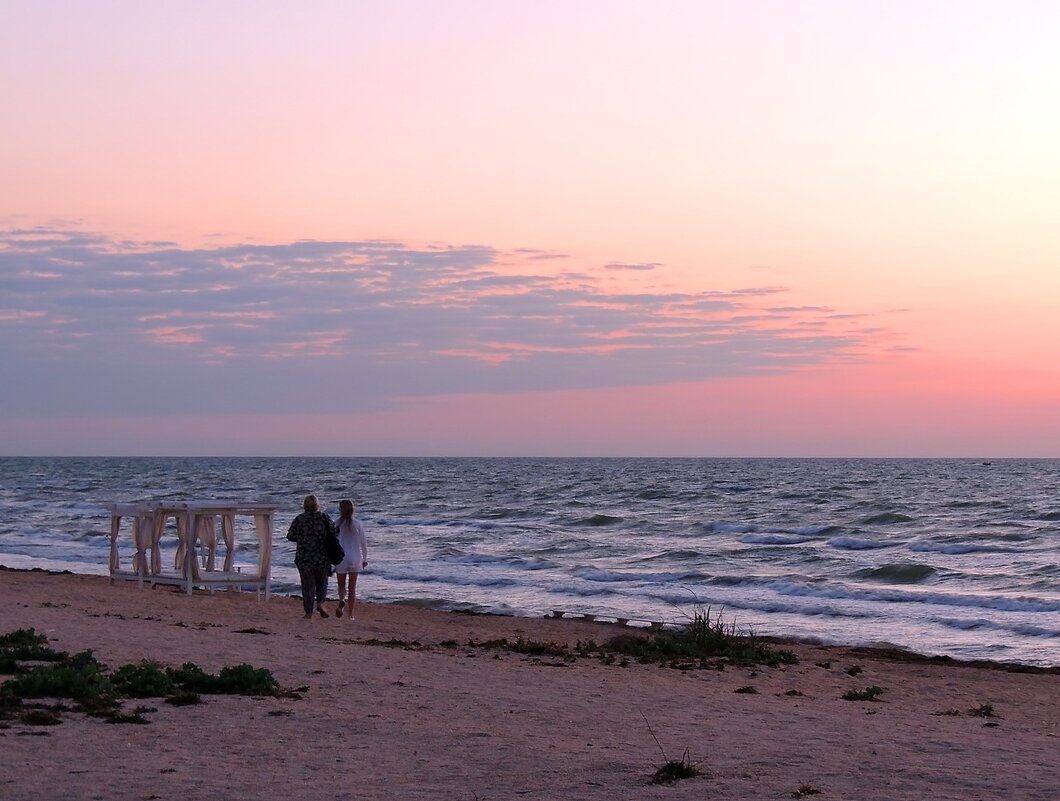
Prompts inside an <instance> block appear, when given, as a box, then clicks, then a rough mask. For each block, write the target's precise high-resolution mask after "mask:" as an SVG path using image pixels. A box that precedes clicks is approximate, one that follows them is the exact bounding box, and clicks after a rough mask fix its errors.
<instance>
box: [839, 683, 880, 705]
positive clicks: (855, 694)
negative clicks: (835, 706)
mask: <svg viewBox="0 0 1060 801" xmlns="http://www.w3.org/2000/svg"><path fill="white" fill-rule="evenodd" d="M883 692H884V691H883V688H882V687H877V686H876V685H875V684H874V685H872V686H871V687H866V688H865V689H864V690H847V691H846V692H845V693H843V700H844V701H883V699H882V698H880V696H881V695H883Z"/></svg>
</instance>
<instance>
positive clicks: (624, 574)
mask: <svg viewBox="0 0 1060 801" xmlns="http://www.w3.org/2000/svg"><path fill="white" fill-rule="evenodd" d="M570 575H572V576H574V577H575V578H580V579H584V580H586V581H615V582H644V583H651V584H671V583H673V582H675V581H702V580H704V579H705V578H706V576H705V575H704V574H703V573H700V572H699V571H696V570H686V571H679V572H665V573H639V572H635V571H622V570H603V569H601V568H595V567H576V568H574V569H573V570H571V571H570Z"/></svg>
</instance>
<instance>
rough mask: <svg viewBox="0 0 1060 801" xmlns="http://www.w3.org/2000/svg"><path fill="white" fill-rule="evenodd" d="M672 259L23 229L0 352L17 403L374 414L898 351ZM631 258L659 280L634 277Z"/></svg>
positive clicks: (11, 237) (865, 322) (83, 409)
mask: <svg viewBox="0 0 1060 801" xmlns="http://www.w3.org/2000/svg"><path fill="white" fill-rule="evenodd" d="M546 257H547V258H546ZM543 268H547V269H543ZM616 270H617V271H619V272H621V273H622V274H623V275H622V276H617V275H616ZM661 270H662V265H661V264H659V263H654V262H653V263H630V264H618V263H608V264H602V265H595V266H585V265H578V264H577V263H576V259H575V258H574V257H572V256H568V255H565V254H553V253H547V252H544V251H537V250H533V249H519V250H512V251H503V250H500V249H496V248H492V247H489V246H482V245H467V246H457V245H447V244H434V245H429V246H425V247H414V246H412V245H409V244H407V243H403V242H399V241H390V240H361V241H312V240H307V241H294V242H289V243H283V244H269V245H253V244H234V245H225V246H218V247H213V248H183V247H180V246H178V245H176V244H173V243H168V242H136V241H129V240H118V239H112V238H110V237H107V236H104V235H101V234H96V233H86V232H83V231H77V230H70V229H61V228H49V227H36V228H25V229H18V228H11V229H8V230H5V231H0V290H2V296H3V298H4V300H3V301H2V303H0V352H2V353H3V358H4V362H5V363H6V364H7V365H9V369H10V371H11V375H13V376H17V380H15V381H7V382H5V383H4V389H2V390H0V407H2V408H3V410H4V413H5V415H8V416H29V415H32V416H38V417H39V416H42V415H43V416H49V415H69V414H72V413H77V414H86V415H93V414H97V415H98V414H145V413H152V414H154V413H203V414H206V413H222V414H223V413H270V414H271V413H279V414H284V413H291V414H305V413H333V412H344V411H364V410H371V409H383V408H386V407H387V406H388V405H390V404H392V403H394V402H395V401H396V400H398V399H400V398H407V397H424V396H432V395H447V394H457V393H496V394H513V393H520V392H526V391H534V390H554V389H555V390H567V389H595V388H603V387H625V386H645V385H655V384H664V383H668V382H677V381H696V380H703V379H711V378H717V377H727V376H729V377H731V376H739V375H749V374H761V373H776V372H785V371H791V370H794V369H797V368H799V367H802V366H807V365H817V364H822V363H825V362H828V361H833V360H846V361H850V360H856V359H858V358H860V357H861V356H864V355H865V354H866V353H870V352H878V351H879V350H880V349H881V348H889V347H894V338H895V334H894V332H892V331H891V330H890V329H889V327H888V326H885V325H882V324H881V323H880V321H879V320H874V319H871V317H870V316H868V315H865V314H862V313H860V312H849V311H843V310H836V309H833V308H830V307H828V306H824V305H792V304H789V303H785V302H784V295H785V293H786V292H787V291H788V290H787V289H786V288H784V287H777V286H752V287H743V288H738V289H704V290H701V291H698V292H675V291H670V290H667V289H665V288H659V287H660V284H659V282H658V280H657V279H658V278H659V273H660V271H661ZM629 272H631V273H633V274H635V275H634V278H636V279H640V284H639V285H638V286H637V287H636V288H631V287H629V286H616V284H615V281H616V280H618V279H619V278H620V277H626V276H627V273H629ZM646 281H655V282H656V283H655V284H648V283H645V282H646Z"/></svg>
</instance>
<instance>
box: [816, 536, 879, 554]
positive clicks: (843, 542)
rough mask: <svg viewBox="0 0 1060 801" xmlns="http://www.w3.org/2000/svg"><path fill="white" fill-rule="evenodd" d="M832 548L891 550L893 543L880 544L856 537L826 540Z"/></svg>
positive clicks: (845, 549) (876, 541)
mask: <svg viewBox="0 0 1060 801" xmlns="http://www.w3.org/2000/svg"><path fill="white" fill-rule="evenodd" d="M828 544H829V545H831V546H832V547H833V548H839V549H840V550H843V551H872V550H876V549H878V548H893V547H894V546H895V543H893V542H880V541H879V540H863V539H860V538H858V537H833V538H832V539H830V540H828Z"/></svg>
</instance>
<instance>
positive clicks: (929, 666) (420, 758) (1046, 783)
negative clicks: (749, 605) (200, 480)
mask: <svg viewBox="0 0 1060 801" xmlns="http://www.w3.org/2000/svg"><path fill="white" fill-rule="evenodd" d="M333 607H334V605H333V604H331V605H330V608H333ZM30 627H32V628H34V629H35V630H36V631H37V632H40V633H43V634H45V635H46V636H47V637H48V640H49V643H50V644H51V645H52V646H53V647H55V648H57V649H61V650H64V651H68V652H77V651H82V650H84V649H91V650H92V651H93V652H94V653H95V655H96V656H97V658H98V659H99V660H100V661H102V662H103V663H105V664H106V665H108V666H110V667H111V668H116V667H118V666H120V665H122V664H126V663H130V662H139V661H140V660H144V659H147V660H154V661H157V662H160V663H164V664H166V665H172V666H179V665H181V664H182V663H184V662H188V661H191V662H195V663H196V664H198V665H199V666H200V667H202V668H203V669H205V670H207V671H213V672H216V671H218V670H220V669H221V668H222V667H224V666H226V665H237V664H242V663H249V664H251V665H253V666H255V667H265V668H268V669H269V670H270V671H272V673H273V674H274V676H275V677H276V679H277V680H278V681H279V683H280V684H281V685H283V686H284V687H285V688H289V689H296V688H303V689H301V690H300V693H299V694H300V696H301V697H300V698H290V697H279V698H276V697H261V698H258V697H246V696H227V695H216V696H214V695H211V696H204V697H203V703H201V704H199V705H194V706H185V707H178V706H172V705H169V704H166V703H164V702H162V700H161V699H151V700H149V701H147V702H143V701H137V702H132V701H130V702H127V703H128V704H130V705H134V704H145V703H146V704H147V705H148V706H150V707H152V708H153V709H154V710H155V711H152V712H149V713H148V714H147V715H146V717H147V718H148V720H149V723H148V724H147V725H128V724H127V725H110V724H108V723H106V722H104V721H101V720H99V719H96V718H90V717H87V716H85V715H83V714H80V713H77V712H69V713H64V714H63V716H62V718H63V722H62V723H61V724H60V725H54V726H31V725H28V724H26V723H24V722H22V721H21V720H19V719H18V718H8V719H6V720H4V721H2V722H0V726H2V728H0V749H2V753H3V754H4V759H3V763H4V767H3V770H2V772H0V797H2V798H4V799H6V800H7V801H18V800H20V799H37V798H68V799H171V798H172V799H175V798H187V799H198V798H202V799H207V798H209V799H216V798H275V797H279V796H281V795H291V796H294V797H298V798H306V799H317V798H319V799H334V798H344V797H349V798H371V799H469V801H471V800H473V799H479V800H480V801H486V799H511V798H527V799H555V798H570V799H608V800H609V801H611V800H613V799H616V798H630V799H641V798H644V799H655V798H658V799H668V800H674V801H676V800H677V799H693V798H695V799H700V798H720V799H773V798H792V797H796V798H801V797H810V796H814V797H820V798H824V799H855V798H856V799H923V798H932V799H936V800H939V799H962V801H968V800H969V799H996V798H1008V799H1014V800H1016V801H1032V800H1033V799H1040V800H1041V801H1053V799H1055V798H1056V797H1057V791H1058V782H1060V737H1058V735H1060V671H1057V670H1055V669H1054V670H1036V671H1014V670H1008V669H1004V667H1003V666H990V665H978V666H970V665H964V664H959V663H955V662H952V661H946V660H929V659H900V658H895V657H894V656H892V655H888V654H885V653H874V652H869V651H865V650H858V649H851V648H836V647H829V648H825V647H820V646H816V645H806V644H798V643H796V644H791V645H790V646H785V647H790V648H791V649H792V650H794V651H795V652H796V653H797V654H798V657H799V661H798V663H797V664H794V665H787V666H781V667H775V668H769V667H754V666H739V667H736V666H732V667H729V668H727V669H725V670H687V671H683V670H680V669H673V668H670V667H660V666H658V665H645V664H638V663H637V662H635V661H634V662H631V663H629V664H627V665H626V666H625V667H623V666H621V663H620V662H618V661H616V662H615V663H613V664H605V662H603V661H601V660H599V659H596V658H592V657H579V658H576V659H574V660H573V661H570V660H566V659H563V658H561V657H557V656H549V655H536V656H535V655H529V654H525V653H519V652H515V651H513V650H511V649H505V648H484V647H481V643H484V642H487V641H490V640H496V639H500V638H507V639H508V640H509V642H514V641H516V640H518V639H519V638H522V639H524V640H526V641H532V642H536V643H545V642H551V643H556V644H557V645H563V644H565V645H569V646H573V645H575V644H576V643H577V642H578V641H587V640H594V641H596V642H603V641H605V640H607V639H609V638H610V637H612V636H614V635H615V634H616V633H619V632H620V631H621V630H620V629H619V628H618V627H617V626H616V625H614V624H609V623H588V622H583V621H573V620H551V619H527V618H513V617H499V616H488V615H462V614H453V613H442V612H433V611H427V610H422V609H417V608H412V607H407V606H397V605H363V606H361V607H359V609H358V615H357V620H356V621H352V622H351V621H346V620H336V619H335V618H334V617H332V618H329V619H327V620H322V619H314V620H313V621H311V622H308V621H305V620H303V619H302V613H301V604H300V601H299V600H298V599H292V598H273V599H271V600H270V601H269V602H267V603H266V602H262V601H259V600H257V599H256V598H255V596H254V595H253V594H242V595H237V594H229V593H216V594H213V595H210V594H207V593H202V594H199V593H196V594H194V595H191V596H188V595H184V594H181V593H179V592H175V591H174V590H173V589H171V588H161V587H160V588H156V589H143V590H141V589H138V588H137V587H136V586H135V584H130V583H119V584H116V585H113V586H111V585H110V584H109V582H108V580H107V579H105V578H100V577H91V576H78V575H72V574H51V573H44V572H40V571H28V572H26V571H11V570H4V571H0V633H9V632H11V631H13V630H16V629H19V628H30ZM469 642H472V643H476V644H474V645H469V644H468V643H469ZM858 668H860V670H857V669H858ZM852 669H853V670H852ZM2 678H3V679H7V678H9V677H6V676H5V677H2ZM869 686H877V687H880V688H882V689H883V693H882V695H881V698H882V701H880V702H876V703H873V702H866V701H847V700H843V699H842V695H843V694H844V693H846V692H848V691H850V690H858V689H863V688H865V687H869ZM747 688H753V690H754V692H752V691H750V690H748V689H747ZM738 690H739V691H740V692H738ZM983 705H989V706H990V707H992V709H993V710H994V711H995V712H996V715H997V717H991V718H984V717H979V716H976V715H972V714H969V712H970V710H973V709H978V708H981V707H982V706H983ZM649 724H650V727H651V728H650V730H649ZM653 732H654V737H653ZM656 738H657V740H658V742H656ZM661 749H662V750H664V751H665V752H666V754H667V757H668V758H669V759H680V758H681V756H682V754H683V753H684V751H685V749H687V750H688V755H689V759H690V760H691V761H692V762H693V763H695V764H696V765H697V767H698V768H699V770H700V774H699V775H698V776H695V777H693V778H689V779H684V780H681V781H679V782H677V783H675V784H672V785H660V784H654V783H652V781H651V778H652V774H653V773H654V771H655V769H656V768H657V767H659V766H660V765H661V764H662V763H663V761H664V760H663V755H662V753H661Z"/></svg>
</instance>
